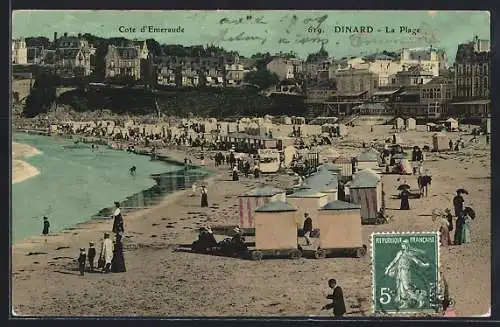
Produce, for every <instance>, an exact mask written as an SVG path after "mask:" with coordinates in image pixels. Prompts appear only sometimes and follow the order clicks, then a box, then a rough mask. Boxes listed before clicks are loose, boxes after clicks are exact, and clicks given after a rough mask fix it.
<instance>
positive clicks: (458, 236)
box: [453, 221, 463, 245]
mask: <svg viewBox="0 0 500 327" xmlns="http://www.w3.org/2000/svg"><path fill="white" fill-rule="evenodd" d="M462 233H463V229H462V224H460V223H459V222H458V221H457V224H456V226H455V234H454V235H453V243H454V244H455V245H460V244H462Z"/></svg>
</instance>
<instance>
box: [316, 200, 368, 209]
mask: <svg viewBox="0 0 500 327" xmlns="http://www.w3.org/2000/svg"><path fill="white" fill-rule="evenodd" d="M353 209H361V206H360V205H359V204H354V203H350V202H344V201H340V200H336V201H332V202H328V203H327V204H325V205H324V206H323V207H321V209H320V210H353Z"/></svg>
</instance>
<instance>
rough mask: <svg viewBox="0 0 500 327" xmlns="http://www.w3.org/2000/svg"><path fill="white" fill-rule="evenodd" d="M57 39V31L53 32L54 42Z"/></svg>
mask: <svg viewBox="0 0 500 327" xmlns="http://www.w3.org/2000/svg"><path fill="white" fill-rule="evenodd" d="M56 41H57V32H54V42H56Z"/></svg>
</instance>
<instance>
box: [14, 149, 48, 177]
mask: <svg viewBox="0 0 500 327" xmlns="http://www.w3.org/2000/svg"><path fill="white" fill-rule="evenodd" d="M40 153H41V152H40V151H39V150H38V149H36V148H34V147H32V146H30V145H27V144H21V143H15V142H13V143H12V184H16V183H21V182H24V181H25V180H27V179H29V178H31V177H34V176H36V175H38V174H39V173H40V171H39V170H38V169H37V168H36V167H33V166H32V165H30V164H29V163H27V162H26V161H23V160H20V159H19V158H29V157H32V156H36V155H39V154H40Z"/></svg>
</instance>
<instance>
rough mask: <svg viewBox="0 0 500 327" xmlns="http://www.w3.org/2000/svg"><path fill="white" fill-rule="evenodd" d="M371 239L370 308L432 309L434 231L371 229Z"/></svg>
mask: <svg viewBox="0 0 500 327" xmlns="http://www.w3.org/2000/svg"><path fill="white" fill-rule="evenodd" d="M371 241H372V242H371V244H372V247H371V248H372V278H373V283H372V292H373V312H374V313H399V314H401V313H419V312H424V313H425V312H435V311H436V308H437V305H438V294H439V292H438V291H439V290H438V288H439V235H438V233H434V232H431V233H374V234H372V239H371Z"/></svg>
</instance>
